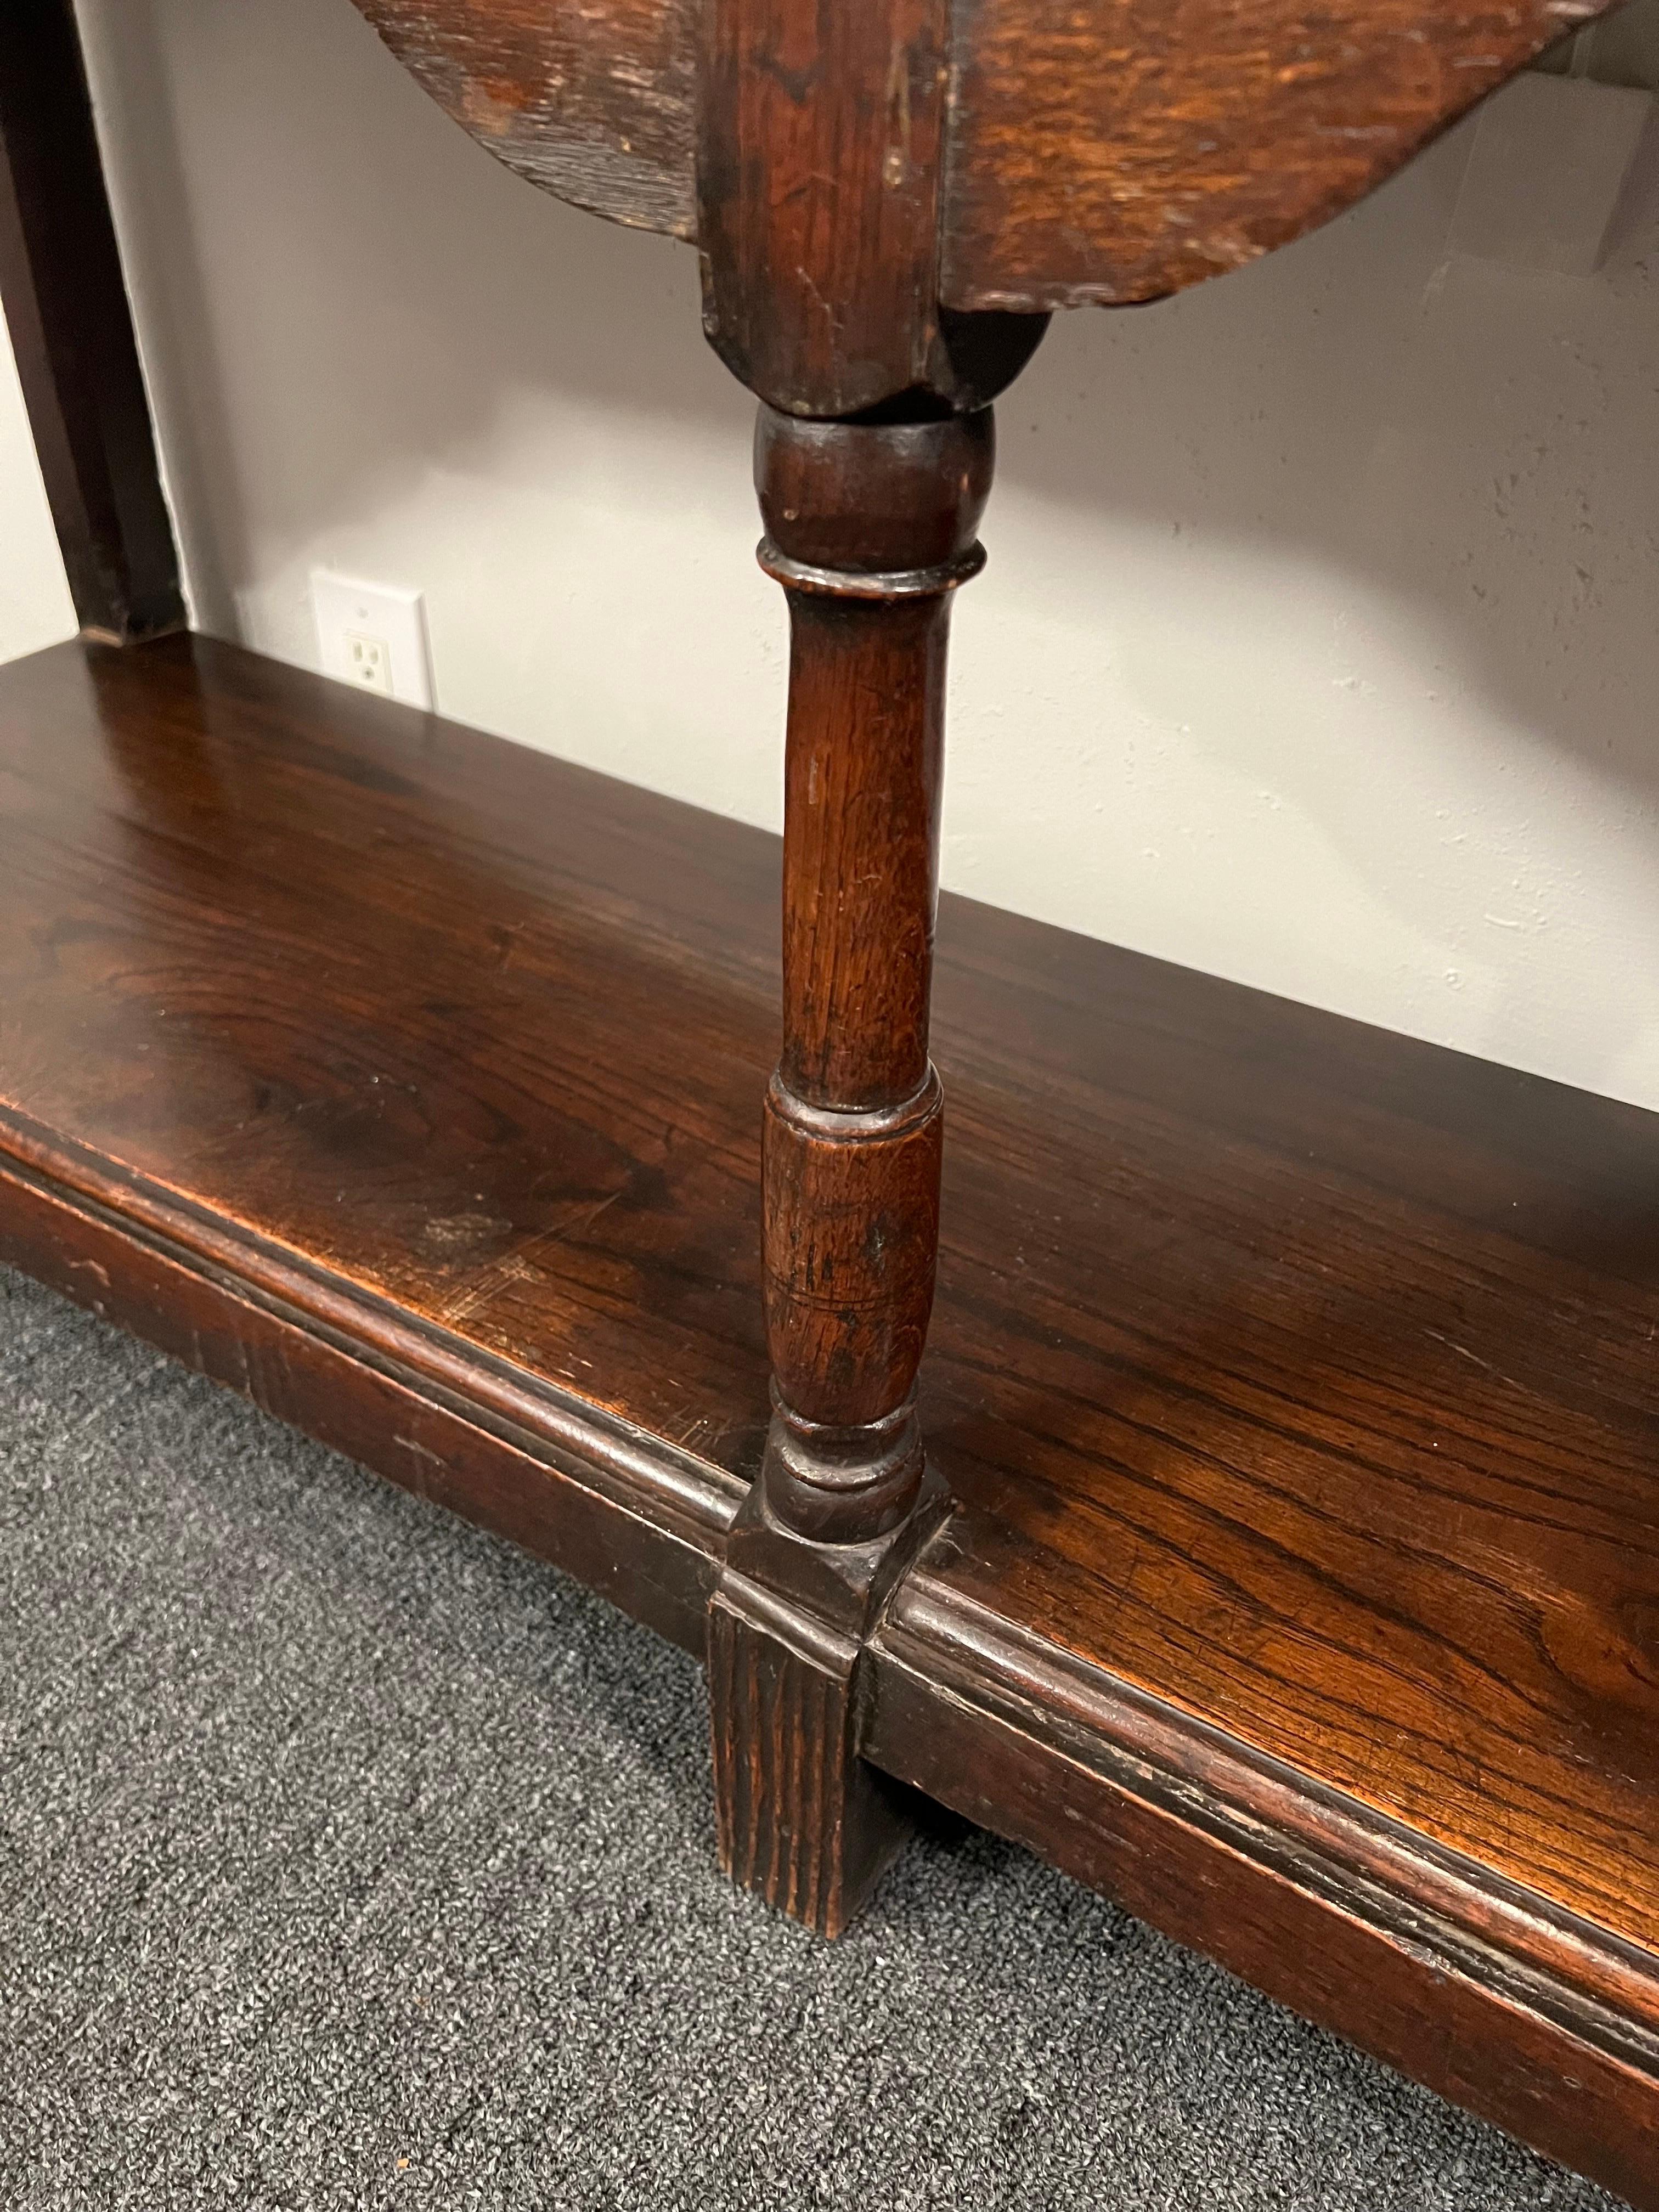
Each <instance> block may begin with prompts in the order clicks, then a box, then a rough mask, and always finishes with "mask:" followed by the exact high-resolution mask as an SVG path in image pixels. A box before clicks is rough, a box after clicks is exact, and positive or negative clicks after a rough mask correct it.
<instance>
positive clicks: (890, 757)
mask: <svg viewBox="0 0 1659 2212" xmlns="http://www.w3.org/2000/svg"><path fill="white" fill-rule="evenodd" d="M703 23H704V28H703V35H702V45H701V51H700V58H699V70H700V99H699V107H698V130H699V134H700V140H699V151H698V238H699V242H700V244H701V246H702V253H703V322H704V328H705V330H706V331H707V333H708V339H709V343H711V344H712V345H713V346H714V349H715V351H716V352H717V353H718V354H719V355H720V358H721V360H722V361H724V362H725V363H726V366H727V368H730V369H731V370H732V373H733V374H734V375H736V376H738V377H739V378H741V379H742V380H743V381H744V383H745V384H746V385H747V386H749V387H750V390H751V391H753V392H756V393H757V396H758V397H759V398H760V399H761V401H762V403H763V404H762V408H761V414H760V422H759V427H758V429H757V437H756V448H755V451H756V480H757V488H758V489H759V493H760V501H761V512H762V515H763V520H764V522H765V526H766V537H765V540H764V543H763V545H762V548H761V562H762V565H763V567H764V568H766V569H767V570H768V571H769V574H772V575H774V576H775V577H776V578H777V580H779V582H780V583H781V584H782V586H783V587H784V590H785V591H786V592H787V595H788V601H789V620H790V636H791V658H790V678H789V729H788V746H787V769H786V801H785V828H784V878H785V880H784V900H783V968H784V980H783V989H784V1024H783V1028H784V1036H783V1053H782V1057H781V1060H780V1062H779V1065H778V1070H777V1073H776V1075H775V1077H774V1079H773V1081H772V1085H771V1090H770V1092H769V1096H768V1097H767V1100H766V1105H765V1145H764V1176H765V1218H764V1238H765V1255H764V1258H765V1269H764V1273H765V1286H766V1287H765V1295H766V1326H767V1338H768V1342H769V1347H770V1351H771V1356H772V1365H773V1370H774V1379H773V1414H772V1421H771V1427H770V1431H769V1436H768V1439H767V1446H766V1455H765V1464H764V1467H763V1471H762V1474H761V1477H760V1480H759V1481H758V1482H757V1485H756V1487H755V1491H754V1493H753V1494H752V1495H751V1497H750V1498H749V1500H748V1501H747V1503H746V1504H745V1506H744V1510H743V1512H742V1514H741V1515H740V1516H739V1518H738V1523H737V1525H736V1527H735V1528H734V1529H733V1531H732V1538H731V1542H730V1545H729V1547H728V1550H727V1553H726V1567H725V1571H724V1575H723V1578H722V1580H721V1582H720V1586H719V1588H718V1589H717V1591H716V1593H715V1595H714V1601H713V1607H712V1610H711V1613H710V1619H709V1684H710V1692H711V1699H712V1705H713V1716H714V1773H715V1788H716V1801H717V1806H718V1816H719V1829H720V1856H721V1859H722V1861H723V1863H725V1865H726V1867H727V1868H728V1869H730V1870H731V1872H732V1874H733V1875H735V1876H736V1877H737V1878H738V1880H739V1881H743V1882H744V1883H746V1884H747V1885H749V1886H750V1887H753V1888H756V1889H758V1890H760V1891H762V1892H763V1893H764V1894H765V1895H766V1896H768V1897H769V1898H771V1899H773V1900H774V1901H775V1903H777V1904H779V1905H782V1906H784V1907H785V1908H786V1909H787V1911H791V1912H793V1913H795V1914H796V1915H797V1916H798V1917H800V1918H802V1919H804V1920H806V1921H808V1922H810V1923H811V1924H812V1925H813V1926H814V1927H817V1928H820V1929H823V1930H824V1931H825V1932H826V1933H828V1934H834V1933H835V1931H836V1929H838V1928H840V1927H841V1926H842V1925H843V1924H844V1923H845V1922H846V1921H847V1919H848V1917H850V1916H851V1915H852V1914H853V1913H854V1911H857V1909H858V1906H859V1905H860V1901H861V1900H862V1899H863V1898H864V1896H865V1895H866V1893H867V1892H868V1890H869V1889H870V1887H871V1886H872V1883H873V1882H874V1881H876V1879H877V1878H878V1875H879V1874H880V1872H881V1870H882V1869H883V1867H884V1865H885V1864H886V1863H887V1861H888V1860H889V1859H890V1857H892V1855H893V1853H894V1851H895V1850H896V1849H897V1848H898V1847H899V1845H900V1844H901V1843H902V1840H903V1838H904V1835H905V1832H906V1824H905V1820H904V1816H903V1813H902V1808H901V1807H900V1806H899V1805H898V1803H897V1802H896V1799H895V1797H894V1796H893V1794H892V1792H891V1790H890V1786H889V1785H887V1784H884V1783H883V1782H882V1781H881V1780H880V1779H879V1778H878V1777H877V1776H876V1775H875V1773H874V1772H873V1771H872V1770H871V1769H869V1768H867V1767H866V1766H865V1765H864V1764H863V1762H862V1760H861V1759H860V1756H859V1748H860V1741H861V1740H862V1739H861V1729H860V1653H861V1651H862V1649H863V1647H864V1644H865V1642H866V1638H867V1637H868V1634H869V1632H870V1630H871V1628H872V1626H873V1621H874V1616H875V1613H876V1612H877V1610H878V1607H880V1605H881V1602H882V1601H883V1598H884V1595H885V1594H886V1593H887V1592H888V1591H889V1590H890V1589H891V1586H892V1583H893V1582H894V1579H895V1578H896V1576H898V1575H899V1574H901V1573H902V1571H903V1569H904V1567H905V1565H906V1564H907V1563H908V1561H909V1560H910V1559H913V1558H914V1557H915V1554H916V1553H917V1551H918V1549H919V1548H920V1547H921V1544H922V1543H923V1542H924V1541H926V1539H927V1535H928V1534H929V1533H930V1531H931V1530H932V1529H933V1528H935V1527H936V1526H937V1525H938V1522H939V1518H940V1516H941V1515H942V1513H943V1511H944V1510H945V1501H944V1498H943V1496H942V1493H941V1491H940V1488H939V1485H938V1484H937V1482H933V1481H930V1480H928V1477H927V1468H926V1460H925V1455H924V1452H923V1446H922V1437H921V1428H920V1425H919V1424H918V1421H917V1418H916V1410H915V1380H916V1370H917V1367H918V1365H919V1364H920V1361H921V1352H922V1346H923V1343H924V1341H925V1340H926V1337H927V1322H928V1316H929V1313H930V1310H931V1308H932V1305H933V1268H934V1261H935V1256H936V1254H937V1250H938V1244H939V1164H940V1157H941V1149H942V1146H943V1142H944V1118H943V1104H942V1101H941V1098H940V1096H939V1081H938V1079H937V1077H936V1076H935V1075H934V1073H933V1068H932V1066H931V1064H930V1062H929V1060H928V1056H927V1011H928V994H929V987H930V984H931V980H932V966H933V905H934V885H935V877H936V872H937V866H938V847H939V768H940V751H941V745H942V739H943V722H944V704H945V639H946V635H947V632H948V629H949V625H950V609H951V594H952V592H954V591H955V589H956V587H957V585H958V584H960V583H962V582H963V580H965V579H966V578H967V577H969V576H971V575H972V574H974V573H975V570H976V569H977V568H979V566H980V565H981V558H982V556H981V553H980V550H979V547H978V544H977V543H976V540H975V531H976V529H977V526H978V523H979V518H980V514H981V510H982V509H983V507H984V505H985V499H986V495H987V492H988V490H989V489H990V483H991V464H992V450H993V449H992V433H991V412H990V404H989V403H990V402H991V401H992V400H993V399H994V398H995V397H996V394H997V393H998V392H1000V391H1001V390H1002V389H1003V387H1004V386H1006V385H1007V384H1008V383H1009V382H1010V381H1011V380H1012V378H1013V377H1014V376H1016V375H1017V374H1018V372H1019V370H1020V368H1022V367H1023V366H1024V363H1025V362H1026V361H1028V360H1029V359H1030V356H1031V353H1032V351H1033V350H1034V349H1035V348H1036V344H1037V343H1038V341H1039V339H1040V338H1041V337H1042V332H1043V330H1044V328H1045V327H1046V324H1047V318H1046V316H1042V315H1019V314H1004V313H985V314H975V315H957V314H952V313H950V312H949V311H948V310H947V309H945V307H942V306H941V305H940V303H939V282H938V271H939V219H940V200H939V179H940V177H941V174H942V169H943V165H942V163H941V161H940V160H939V149H940V147H941V144H942V143H943V139H942V132H943V125H944V118H945V106H946V99H947V87H948V81H949V70H948V66H947V53H948V46H949V30H950V10H949V8H948V6H947V4H946V0H871V4H869V5H868V6H860V7H858V8H852V9H840V10H836V9H824V8H823V7H821V6H819V5H817V0H710V5H709V7H708V10H707V12H706V14H705V16H704V19H703Z"/></svg>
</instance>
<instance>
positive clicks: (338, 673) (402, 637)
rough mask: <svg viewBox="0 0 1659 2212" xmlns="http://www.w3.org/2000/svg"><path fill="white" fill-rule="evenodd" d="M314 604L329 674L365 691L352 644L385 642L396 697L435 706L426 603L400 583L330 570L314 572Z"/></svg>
mask: <svg viewBox="0 0 1659 2212" xmlns="http://www.w3.org/2000/svg"><path fill="white" fill-rule="evenodd" d="M311 605H312V610H313V613H314V614H315V616H316V618H317V651H318V656H319V665H320V666H321V668H322V671H323V674H324V675H325V676H332V677H335V678H337V679H338V681H339V682H340V683H342V684H351V685H352V686H353V687H354V689H356V690H362V689H363V685H362V683H361V681H360V680H359V677H358V671H357V668H356V666H355V665H354V663H353V658H352V651H351V647H352V641H353V639H354V638H356V639H359V640H361V639H363V638H373V639H375V640H377V641H380V642H381V643H383V644H384V645H385V647H386V658H387V660H388V662H389V664H390V665H391V670H392V697H393V698H394V699H401V700H402V702H403V703H404V706H405V707H424V708H427V709H428V712H429V711H430V709H431V706H432V659H431V655H430V653H429V652H428V647H427V637H426V602H425V600H424V599H422V596H421V594H420V592H409V591H404V589H403V588H402V587H401V586H398V585H396V584H370V583H366V582H365V581H364V580H363V579H362V577H360V576H342V575H338V574H336V572H335V571H334V570H333V569H331V568H313V570H312V572H311Z"/></svg>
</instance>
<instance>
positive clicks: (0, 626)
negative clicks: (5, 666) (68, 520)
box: [0, 317, 76, 660]
mask: <svg viewBox="0 0 1659 2212" xmlns="http://www.w3.org/2000/svg"><path fill="white" fill-rule="evenodd" d="M75 629H76V623H75V609H74V607H73V606H72V605H70V595H69V581H68V579H67V578H66V577H65V576H64V564H63V562H62V561H61V560H60V559H59V558H58V540H57V539H56V538H54V537H53V535H52V515H51V513H50V511H49V510H48V508H47V506H46V487H45V485H44V484H42V483H41V481H40V464H39V462H38V461H37V460H36V459H35V458H34V445H33V440H32V439H31V438H30V436H29V426H28V417H27V416H26V415H25V414H24V412H23V395H22V393H21V391H20V390H19V389H18V385H17V364H16V362H15V361H14V359H13V358H12V350H11V341H10V339H9V337H8V336H7V334H6V326H5V320H4V318H3V317H0V660H15V659H18V658H19V656H20V655H21V654H23V653H38V652H40V649H41V648H42V647H45V646H48V645H61V644H62V642H63V641H64V639H65V638H66V637H73V636H74V635H75Z"/></svg>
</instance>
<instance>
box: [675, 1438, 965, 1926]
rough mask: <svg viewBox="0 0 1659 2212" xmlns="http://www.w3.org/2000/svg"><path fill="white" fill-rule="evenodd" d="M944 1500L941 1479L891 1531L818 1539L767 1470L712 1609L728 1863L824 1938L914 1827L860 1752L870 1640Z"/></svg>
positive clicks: (901, 1795)
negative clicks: (786, 1519)
mask: <svg viewBox="0 0 1659 2212" xmlns="http://www.w3.org/2000/svg"><path fill="white" fill-rule="evenodd" d="M947 1503H948V1501H947V1499H946V1496H945V1490H944V1486H943V1485H942V1484H940V1483H939V1482H938V1481H933V1482H932V1483H930V1485H929V1486H928V1488H927V1494H926V1496H925V1498H923V1500H922V1502H921V1506H920V1509H919V1510H917V1511H915V1512H914V1513H911V1514H909V1515H908V1516H907V1519H906V1521H905V1523H904V1525H903V1526H902V1528H901V1529H899V1530H898V1531H897V1532H896V1533H895V1534H880V1535H878V1536H876V1537H875V1538H873V1539H872V1541H868V1542H866V1543H861V1544H859V1543H854V1544H848V1543H837V1544H816V1543H812V1542H811V1541H803V1540H802V1538H801V1537H800V1536H799V1534H797V1533H796V1532H795V1531H794V1530H793V1529H790V1528H786V1527H783V1526H781V1524H780V1523H779V1522H778V1520H777V1518H776V1516H775V1515H774V1514H773V1512H772V1511H771V1510H770V1508H769V1503H768V1499H767V1495H766V1490H765V1486H763V1484H758V1483H757V1485H756V1486H755V1487H754V1489H753V1490H752V1491H751V1492H750V1496H749V1498H747V1500H746V1501H745V1503H744V1506H743V1508H742V1510H741V1511H740V1512H739V1513H738V1516H737V1518H736V1520H735V1521H734V1522H733V1523H732V1529H731V1532H730V1534H729V1535H728V1537H727V1539H726V1567H725V1571H724V1573H723V1574H722V1576H721V1577H720V1584H719V1587H718V1589H716V1591H715V1594H714V1601H713V1603H712V1605H711V1606H710V1607H709V1614H708V1710H709V1723H710V1734H711V1737H712V1741H713V1749H714V1808H715V1840H716V1846H717V1849H718V1851H719V1855H720V1864H721V1866H722V1867H723V1868H724V1869H725V1870H726V1873H727V1874H729V1875H731V1876H732V1879H733V1880H734V1881H738V1882H740V1883H741V1884H742V1885H743V1886H744V1887H745V1888H747V1889H752V1890H755V1891H756V1892H757V1893H758V1894H759V1895H761V1896H763V1897H764V1898H765V1899H766V1900H767V1902H768V1903H769V1904H771V1905H776V1906H778V1907H779V1908H780V1909H781V1911H786V1912H788V1913H791V1914H792V1915H793V1917H795V1918H796V1919H798V1920H801V1921H804V1922H805V1923H806V1925H807V1926H808V1927H810V1928H812V1929H816V1930H817V1932H818V1933H819V1934H820V1935H823V1936H838V1935H839V1934H840V1933H841V1931H842V1929H843V1928H845V1927H846V1926H847V1924H848V1922H849V1921H851V1920H852V1919H854V1917H856V1915H857V1914H858V1912H859V1911H860V1910H861V1909H862V1907H863V1905H864V1904H865V1902H866V1899H868V1897H869V1895H870V1893H871V1892H872V1890H873V1889H874V1888H875V1887H876V1885H877V1883H878V1881H880V1879H881V1877H882V1875H883V1874H884V1873H885V1871H886V1869H887V1868H888V1867H889V1866H890V1864H891V1863H892V1861H893V1859H894V1857H896V1854H897V1853H898V1852H899V1851H900V1850H902V1849H903V1847H904V1844H906V1842H907V1841H908V1838H909V1836H910V1833H911V1829H912V1826H913V1818H912V1812H911V1799H910V1796H909V1793H908V1791H905V1790H901V1789H900V1788H898V1787H896V1785H895V1784H894V1783H893V1781H892V1780H891V1778H890V1777H888V1776H887V1775H884V1774H882V1773H880V1772H878V1771H877V1769H876V1768H874V1767H873V1766H872V1765H870V1764H869V1763H868V1762H867V1761H866V1759H864V1758H863V1757H862V1755H861V1748H860V1747H861V1741H862V1737H863V1735H864V1733H865V1730H866V1718H867V1709H868V1704H869V1661H868V1656H867V1646H868V1643H869V1638H870V1633H871V1630H872V1626H873V1625H874V1623H875V1621H876V1620H877V1619H878V1615H879V1613H880V1610H881V1607H882V1605H883V1603H884V1601H885V1600H886V1599H887V1597H888V1596H889V1595H890V1592H891V1591H892V1590H893V1589H896V1586H897V1585H898V1583H899V1582H900V1581H901V1579H902V1576H903V1575H904V1573H905V1572H906V1571H908V1568H909V1567H910V1565H912V1563H913V1561H914V1560H915V1555H916V1553H917V1552H918V1551H919V1550H920V1549H921V1547H922V1545H923V1544H924V1543H925V1542H926V1541H927V1539H928V1538H929V1537H930V1536H931V1535H932V1534H933V1531H934V1530H935V1529H936V1528H938V1527H939V1524H940V1522H941V1521H942V1520H943V1518H944V1516H945V1511H946V1508H947Z"/></svg>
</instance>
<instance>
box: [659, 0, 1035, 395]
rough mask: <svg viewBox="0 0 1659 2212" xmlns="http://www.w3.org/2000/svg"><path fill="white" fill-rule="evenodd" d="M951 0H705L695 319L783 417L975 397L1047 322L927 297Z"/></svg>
mask: <svg viewBox="0 0 1659 2212" xmlns="http://www.w3.org/2000/svg"><path fill="white" fill-rule="evenodd" d="M948 17H949V9H948V7H947V5H946V0H873V4H870V5H866V6H862V7H857V8H830V7H823V6H820V5H818V4H817V0H710V4H709V9H708V34H707V37H706V39H705V40H704V42H703V45H702V49H701V55H702V78H701V82H700V85H699V98H698V115H699V122H700V131H701V148H700V154H699V160H698V172H697V198H698V222H697V239H698V243H699V245H700V246H701V247H702V276H703V328H704V330H705V331H706V332H707V334H708V342H709V343H710V344H711V345H712V346H713V347H714V350H715V352H716V353H717V354H719V356H720V359H721V360H722V361H723V362H725V363H726V367H727V368H729V369H731V371H732V374H733V375H735V376H737V377H738V379H739V380H741V381H742V382H743V383H744V384H745V385H747V386H748V387H749V389H750V391H751V392H757V393H758V394H759V396H760V398H762V399H763V400H767V401H769V402H770V403H771V404H773V405H774V406H776V407H779V408H781V409H785V410H787V411H789V412H790V413H793V414H798V415H805V416H823V417H826V418H836V417H843V416H851V415H856V414H859V413H860V412H862V411H864V410H868V409H871V408H873V407H877V406H879V405H882V404H885V403H892V402H895V401H899V400H902V399H904V398H907V397H909V398H912V399H914V398H915V396H918V395H924V394H925V395H929V396H931V397H933V398H939V399H942V400H943V401H944V402H945V404H948V405H950V406H951V407H954V408H957V409H961V410H966V409H971V408H975V407H981V406H983V405H984V404H986V403H987V401H988V400H991V399H994V398H995V397H996V395H997V393H998V392H1000V391H1002V390H1003V389H1004V387H1005V386H1006V385H1007V384H1008V383H1010V382H1011V381H1012V379H1013V378H1014V377H1015V376H1016V375H1018V373H1019V371H1020V370H1021V369H1022V368H1024V365H1025V363H1026V362H1027V361H1028V360H1029V359H1030V356H1031V354H1032V352H1033V350H1034V349H1035V348H1036V344H1037V342H1038V340H1039V339H1040V338H1041V337H1042V332H1043V329H1044V327H1045V319H1044V318H1043V317H1042V316H1030V315H1005V314H990V315H968V316H964V315H953V314H948V313H942V312H941V310H940V308H939V221H940V210H939V191H940V185H941V179H942V178H943V175H944V161H943V146H942V134H943V125H944V114H945V93H946V76H947V72H946V69H945V45H946V40H947V37H948Z"/></svg>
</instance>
